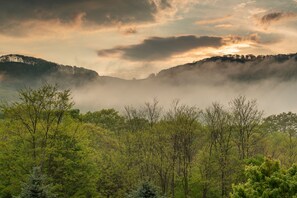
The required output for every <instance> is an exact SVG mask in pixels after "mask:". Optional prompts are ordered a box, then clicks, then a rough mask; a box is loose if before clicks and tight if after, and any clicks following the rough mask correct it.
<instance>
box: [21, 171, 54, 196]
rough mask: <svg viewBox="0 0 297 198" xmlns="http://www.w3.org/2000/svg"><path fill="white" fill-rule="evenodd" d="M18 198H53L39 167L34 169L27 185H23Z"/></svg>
mask: <svg viewBox="0 0 297 198" xmlns="http://www.w3.org/2000/svg"><path fill="white" fill-rule="evenodd" d="M19 197H20V198H53V197H55V196H54V194H52V193H51V191H50V186H49V185H46V184H45V177H44V176H43V175H42V174H41V170H40V167H34V168H33V171H32V174H31V175H30V178H29V180H28V182H27V183H25V185H24V187H23V189H22V192H21V194H20V196H19Z"/></svg>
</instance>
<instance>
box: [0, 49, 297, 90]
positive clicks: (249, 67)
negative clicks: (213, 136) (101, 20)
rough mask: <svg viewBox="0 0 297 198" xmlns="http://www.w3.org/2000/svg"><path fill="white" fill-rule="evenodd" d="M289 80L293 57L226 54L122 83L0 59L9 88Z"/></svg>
mask: <svg viewBox="0 0 297 198" xmlns="http://www.w3.org/2000/svg"><path fill="white" fill-rule="evenodd" d="M269 79H271V80H277V81H289V80H296V79H297V54H280V55H267V56H254V55H246V56H243V55H227V56H216V57H211V58H206V59H203V60H200V61H196V62H193V63H188V64H184V65H179V66H176V67H172V68H169V69H165V70H162V71H160V72H159V73H157V74H156V75H150V77H148V78H146V79H143V80H123V79H120V78H114V77H109V76H99V75H98V74H97V73H96V72H95V71H93V70H89V69H85V68H82V67H76V66H67V65H60V64H56V63H53V62H49V61H46V60H43V59H38V58H33V57H28V56H23V55H16V54H10V55H5V56H0V82H1V85H2V87H3V85H6V86H9V87H19V86H20V87H22V86H24V85H29V86H35V85H39V84H40V83H41V82H45V81H46V82H49V83H57V84H59V85H60V86H62V87H69V88H71V87H78V86H83V85H86V84H88V83H90V82H92V83H95V84H98V85H100V86H104V85H106V84H120V85H125V84H126V85H127V86H128V85H129V86H130V85H135V86H141V85H142V84H143V83H145V84H146V85H147V84H159V83H163V84H167V85H168V84H170V85H184V84H222V83H225V82H234V83H256V82H259V81H262V80H269Z"/></svg>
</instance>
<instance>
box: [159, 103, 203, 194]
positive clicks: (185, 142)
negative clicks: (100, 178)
mask: <svg viewBox="0 0 297 198" xmlns="http://www.w3.org/2000/svg"><path fill="white" fill-rule="evenodd" d="M200 113H201V111H200V110H199V109H197V108H196V107H189V106H187V105H180V104H179V101H174V102H173V106H172V108H171V109H170V110H169V111H168V112H167V114H166V116H165V118H164V121H165V123H166V124H167V129H168V130H169V132H170V141H171V148H172V156H171V166H172V170H173V171H172V176H171V196H172V197H175V179H176V175H175V173H177V174H178V175H180V176H181V178H182V186H183V191H184V196H185V197H186V198H187V197H188V196H189V193H190V189H189V178H190V172H191V165H192V162H193V161H194V157H195V155H196V154H197V147H196V146H197V145H196V141H197V139H198V134H199V132H200V123H199V122H198V118H199V116H200Z"/></svg>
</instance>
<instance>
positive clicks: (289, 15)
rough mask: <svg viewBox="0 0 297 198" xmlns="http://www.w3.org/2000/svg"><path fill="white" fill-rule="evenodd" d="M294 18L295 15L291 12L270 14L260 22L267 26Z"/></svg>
mask: <svg viewBox="0 0 297 198" xmlns="http://www.w3.org/2000/svg"><path fill="white" fill-rule="evenodd" d="M296 17H297V13H293V12H271V13H268V14H265V15H264V16H262V18H261V19H260V21H261V23H262V24H264V25H269V24H271V23H273V22H277V21H281V20H287V19H292V18H296Z"/></svg>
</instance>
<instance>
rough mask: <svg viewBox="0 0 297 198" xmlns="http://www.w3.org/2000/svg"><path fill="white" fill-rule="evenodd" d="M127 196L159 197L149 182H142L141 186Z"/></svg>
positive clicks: (141, 197)
mask: <svg viewBox="0 0 297 198" xmlns="http://www.w3.org/2000/svg"><path fill="white" fill-rule="evenodd" d="M128 197H129V198H160V196H159V195H158V192H157V190H156V187H154V186H153V185H152V184H150V183H149V182H144V183H142V184H141V186H140V187H139V188H138V189H137V190H136V191H135V192H132V193H130V195H129V196H128Z"/></svg>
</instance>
